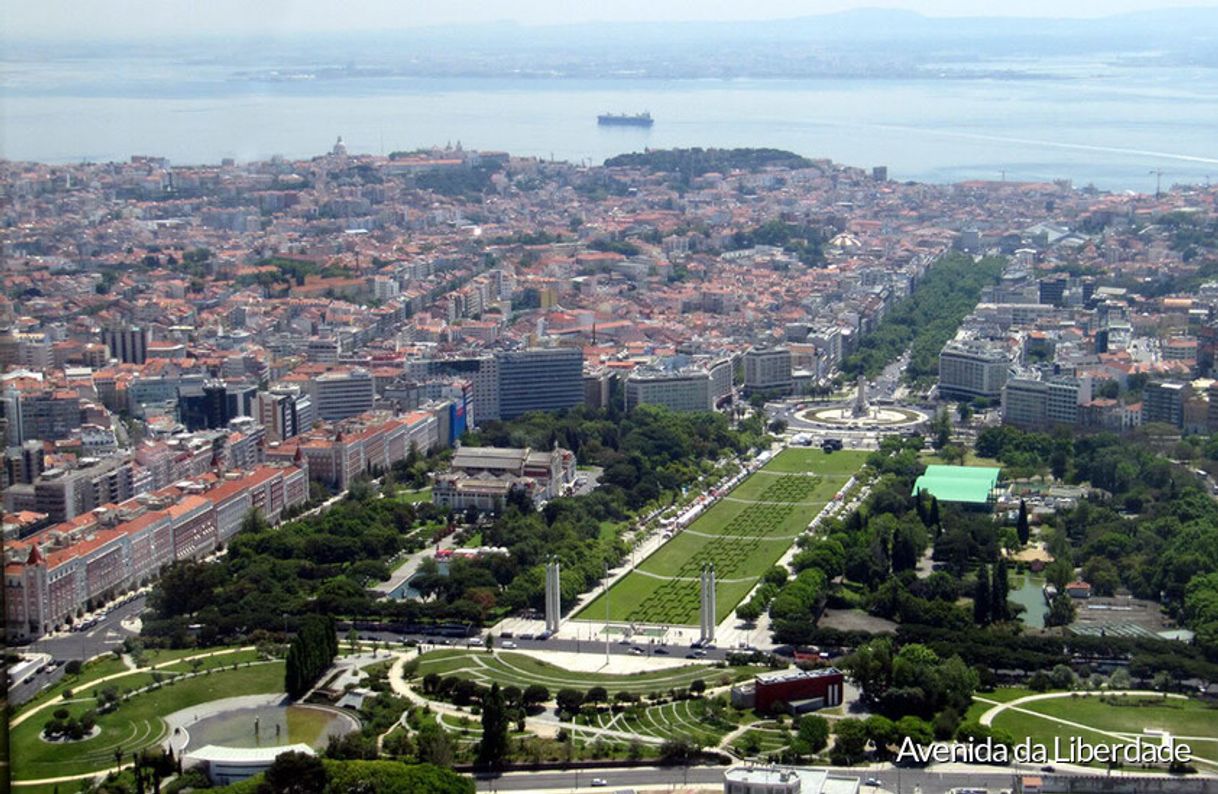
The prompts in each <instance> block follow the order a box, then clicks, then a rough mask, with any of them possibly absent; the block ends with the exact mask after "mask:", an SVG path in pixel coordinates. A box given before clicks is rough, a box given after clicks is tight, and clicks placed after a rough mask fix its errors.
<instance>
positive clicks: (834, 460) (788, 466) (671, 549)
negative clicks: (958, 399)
mask: <svg viewBox="0 0 1218 794" xmlns="http://www.w3.org/2000/svg"><path fill="white" fill-rule="evenodd" d="M865 459H866V453H863V452H835V453H832V454H829V453H826V452H824V451H822V450H819V449H786V450H783V451H782V452H781V453H780V454H779V455H778V456H777V457H775V458H774V459H772V460H771V461H770V462H769V463H767V464H766V466H765V467H764V468H762V469H761V470H760V471H759V472H755V473H754V474H753V475H752V476H751V477H749V478H747V479H746V480H745V481H744V482H742V483H740V484H739V485H737V486H736V488H734V489H733V490H732V492H731V493H729V494H728V495H727V497H726V498H724V499H722V500H720V501H719V502H717V503H716V504H715V505H714V506H713V507H711V508H710V509H709V510H707V511H706V512H705V513H703V514H702V515H701V516H699V517H698V518H697V519H696V520H695V521H694V522H693V523H692V524H691V525H690V526H689V527H687V528H686V529H685V530H683V531H681V532H679V533H677V535H676V536H675V537H673V539H672V540H670V541H668V542H667V543H665V544H664V545H663V546H661V547H660V548H658V549H656V551H655V552H653V553H652V554H651V555H650V556H648V557H647V559H645V560H643V562H642V563H640V564H639V566H638V570H636V571H631V572H630V573H629V574H627V575H626V576H624V577H623V578H622V579H620V580H618V582H617V583H616V584H614V586H613V587H612V588H610V591H609V593H608V600H609V611H608V620H610V621H617V622H627V621H628V622H632V623H654V624H661V625H694V624H696V623H697V620H698V609H699V606H698V602H699V592H700V585H699V583H698V576H699V574H700V572H701V569H702V566H703V564H705V563H713V564H714V566H715V576H716V584H717V587H716V617H715V619H716V621H722V620H723V619H724V618H726V617H727V616H728V615H729V614H731V612H732V610H734V609H735V608H736V605H737V604H739V603H740V601H741V599H743V598H744V597H745V596H746V595H747V594H748V593H749V591H750V590H751V589H752V588H753V586H754V585H755V584H756V583H757V580H758V579H759V578H760V577H761V575H762V574H764V573H765V572H766V571H767V570H768V569H769V568H770V567H771V566H773V565H774V564H775V563H776V562H777V561H778V560H779V559H780V558H781V557H782V555H783V554H784V553H785V552H786V550H787V549H788V548H790V546H791V543H792V542H793V541H794V539H795V537H796V536H798V535H799V534H800V533H801V532H803V531H804V530H805V529H806V528H807V525H808V524H809V522H811V520H812V519H813V518H815V517H816V514H817V513H818V512H820V510H821V509H822V508H823V507H824V506H825V505H826V504H827V503H828V502H829V501H830V500H831V499H832V498H833V496H834V494H836V493H837V491H838V489H840V488H841V487H842V485H843V484H844V483H845V482H846V481H848V480H849V478H850V477H851V475H853V474H854V473H855V472H856V471H858V469H859V467H860V466H862V464H863V462H864V460H865ZM809 473H811V474H815V475H816V476H815V477H807V476H803V475H805V474H809ZM708 536H711V537H708ZM715 536H718V537H715ZM648 574H652V575H651V576H648ZM657 577H659V578H657ZM605 599H606V595H605V594H603V593H602V594H601V595H598V596H597V597H596V598H595V599H593V600H592V602H591V603H589V604H588V605H587V606H586V607H584V609H583V610H581V611H580V613H579V614H578V615H576V616H575V617H576V619H586V620H604V619H605V617H606V612H605Z"/></svg>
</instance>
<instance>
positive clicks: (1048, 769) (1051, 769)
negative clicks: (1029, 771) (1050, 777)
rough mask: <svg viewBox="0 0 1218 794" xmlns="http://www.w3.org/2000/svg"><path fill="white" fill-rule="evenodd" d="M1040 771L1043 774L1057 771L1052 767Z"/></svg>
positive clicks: (1045, 767)
mask: <svg viewBox="0 0 1218 794" xmlns="http://www.w3.org/2000/svg"><path fill="white" fill-rule="evenodd" d="M1040 771H1041V772H1056V771H1057V770H1056V769H1055V768H1053V767H1052V766H1042V767H1041V768H1040Z"/></svg>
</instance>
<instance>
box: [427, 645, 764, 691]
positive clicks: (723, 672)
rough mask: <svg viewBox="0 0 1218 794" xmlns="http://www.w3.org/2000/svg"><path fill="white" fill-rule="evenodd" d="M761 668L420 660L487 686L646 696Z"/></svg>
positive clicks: (510, 657)
mask: <svg viewBox="0 0 1218 794" xmlns="http://www.w3.org/2000/svg"><path fill="white" fill-rule="evenodd" d="M759 670H760V668H756V667H731V668H715V667H710V666H708V665H699V664H691V665H683V666H681V667H673V668H669V669H666V670H656V671H654V672H648V673H635V674H631V675H605V674H601V673H583V672H572V671H569V670H564V669H562V668H561V667H556V666H555V665H552V664H549V663H547V662H543V661H540V660H538V659H534V658H533V657H531V656H526V655H525V654H522V653H511V652H498V653H494V654H489V653H487V652H486V651H481V650H472V651H461V650H440V651H430V652H428V653H425V654H423V656H422V657H420V658H419V670H418V676H419V677H420V678H421V677H422V676H425V675H427V674H428V673H437V674H439V675H442V676H449V675H456V676H460V677H462V678H472V679H474V680H475V681H478V682H479V683H483V684H488V685H489V684H491V683H493V682H496V681H497V682H499V685H500V686H507V685H509V684H510V685H515V686H518V687H520V688H522V689H523V688H525V687H527V686H529V685H530V684H542V685H543V686H545V687H548V688H549V690H550V693H551V694H553V693H554V692H556V691H558V690H559V689H563V688H567V687H569V688H573V689H587V688H589V687H592V686H597V685H599V686H603V687H605V689H606V690H608V691H609V693H610V694H613V693H615V692H622V691H625V692H634V693H637V694H645V693H648V692H652V691H657V690H667V689H672V688H673V687H682V688H684V687H687V686H689V684H690V682H692V681H696V680H697V679H699V678H700V679H703V680H704V681H706V683H707V685H708V686H715V685H717V684H719V683H730V682H731V681H732V680H734V679H738V678H742V677H745V676H747V677H752V676H753V675H755V674H756V673H757V672H758V671H759Z"/></svg>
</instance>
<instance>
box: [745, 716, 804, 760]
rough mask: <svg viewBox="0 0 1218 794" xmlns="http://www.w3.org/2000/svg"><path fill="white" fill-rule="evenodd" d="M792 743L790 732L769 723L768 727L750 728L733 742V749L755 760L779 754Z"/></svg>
mask: <svg viewBox="0 0 1218 794" xmlns="http://www.w3.org/2000/svg"><path fill="white" fill-rule="evenodd" d="M790 743H791V732H790V731H787V730H783V729H781V728H779V727H777V726H775V725H774V724H773V723H769V724H768V725H766V726H759V727H755V728H749V729H748V730H747V731H745V732H744V733H742V734H740V735H739V736H737V737H736V738H735V739H733V740H732V747H733V748H735V749H736V751H737V752H738V753H740V754H741V755H743V756H746V757H754V758H755V757H759V756H762V755H765V754H766V753H773V752H777V751H779V750H781V749H783V748H784V747H786V746H787V745H788V744H790Z"/></svg>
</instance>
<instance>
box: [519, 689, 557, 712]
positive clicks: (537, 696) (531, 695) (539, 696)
mask: <svg viewBox="0 0 1218 794" xmlns="http://www.w3.org/2000/svg"><path fill="white" fill-rule="evenodd" d="M549 699H550V690H548V689H546V688H545V687H544V686H542V685H541V684H529V685H528V687H526V688H525V690H524V694H523V695H521V698H520V700H521V702H522V703H523V704H524V706H525V708H531V707H533V706H540V705H541V704H542V703H545V702H546V701H547V700H549Z"/></svg>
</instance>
